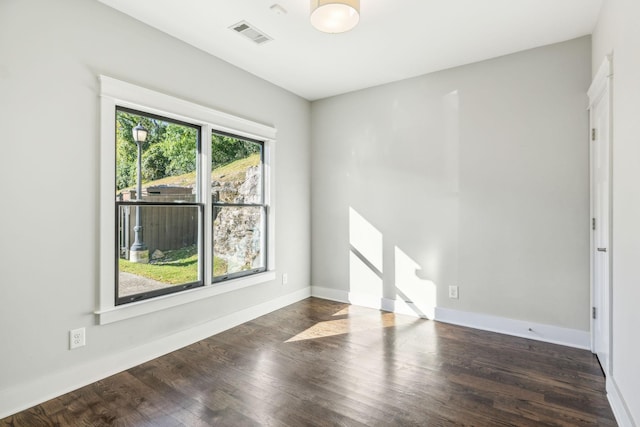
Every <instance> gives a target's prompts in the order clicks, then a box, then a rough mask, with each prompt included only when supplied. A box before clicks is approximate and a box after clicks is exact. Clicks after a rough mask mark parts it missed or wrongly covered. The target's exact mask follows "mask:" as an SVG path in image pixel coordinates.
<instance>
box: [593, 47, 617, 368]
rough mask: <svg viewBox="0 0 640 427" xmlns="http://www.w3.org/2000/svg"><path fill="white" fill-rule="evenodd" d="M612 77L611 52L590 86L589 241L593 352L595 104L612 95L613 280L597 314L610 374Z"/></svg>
mask: <svg viewBox="0 0 640 427" xmlns="http://www.w3.org/2000/svg"><path fill="white" fill-rule="evenodd" d="M612 77H613V70H612V56H611V55H607V56H606V57H605V58H604V60H603V61H602V64H601V65H600V67H599V68H598V72H597V73H596V75H595V77H594V78H593V82H592V83H591V86H590V87H589V91H588V92H587V94H588V96H589V196H590V197H589V241H590V245H589V246H590V254H589V267H590V268H589V277H590V286H591V293H590V302H591V305H590V310H589V312H590V313H589V314H590V316H589V318H590V325H591V352H592V353H596V348H595V346H596V344H595V341H596V328H595V321H596V319H594V318H593V316H592V315H591V314H592V311H591V310H593V307H595V306H596V305H595V304H596V301H595V295H596V282H595V277H594V266H595V262H594V261H595V260H594V258H595V256H596V247H595V239H594V233H593V231H594V230H593V227H592V222H591V221H592V219H593V218H595V212H594V201H595V188H594V185H593V182H594V175H595V171H594V163H593V160H594V143H593V141H592V140H593V137H592V132H593V129H594V128H593V126H594V123H593V106H594V105H595V104H596V103H598V102H599V101H600V100H601V99H602V98H603V97H605V96H606V97H607V98H608V100H607V101H608V103H609V111H608V117H607V120H608V126H607V131H608V132H607V133H608V134H607V137H608V140H609V156H608V157H609V168H608V175H609V176H608V182H609V200H608V204H609V206H608V211H609V224H608V233H609V239H608V240H609V244H608V248H607V257H608V261H609V275H608V276H609V277H608V279H609V283H608V286H607V287H606V288H605V289H603V290H602V291H603V292H605V294H606V297H605V298H604V299H605V301H607V304H606V306H605V307H603V308H604V310H602V309H601V311H602V313H598V314H597V316H598V317H599V316H604V318H606V319H607V327H606V328H605V333H606V334H607V335H608V336H607V339H606V342H607V343H608V348H607V354H608V356H607V363H606V366H602V369H603V371H604V373H605V375H606V376H609V375H610V373H611V372H612V360H611V359H612V339H611V338H612V328H611V320H612V292H611V288H612V283H613V274H612V271H613V268H612V264H613V263H612V261H613V259H612V253H613V240H612V237H613V236H612V223H613V216H612V205H613V203H612V199H613V192H612V178H613V169H612V166H613V162H612V149H611V148H612V142H613V126H612V117H613V115H612V108H613V102H612V101H613V98H612V96H613V90H612Z"/></svg>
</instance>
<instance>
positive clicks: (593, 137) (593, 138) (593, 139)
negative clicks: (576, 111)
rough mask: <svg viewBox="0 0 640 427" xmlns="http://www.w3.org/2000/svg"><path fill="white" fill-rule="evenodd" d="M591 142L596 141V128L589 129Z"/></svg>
mask: <svg viewBox="0 0 640 427" xmlns="http://www.w3.org/2000/svg"><path fill="white" fill-rule="evenodd" d="M591 140H592V141H595V140H596V128H591Z"/></svg>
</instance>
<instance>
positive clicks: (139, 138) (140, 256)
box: [129, 124, 149, 264]
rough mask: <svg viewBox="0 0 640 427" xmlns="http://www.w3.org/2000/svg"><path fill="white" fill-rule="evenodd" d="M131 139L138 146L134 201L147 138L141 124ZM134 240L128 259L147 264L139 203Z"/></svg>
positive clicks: (139, 190)
mask: <svg viewBox="0 0 640 427" xmlns="http://www.w3.org/2000/svg"><path fill="white" fill-rule="evenodd" d="M132 132H133V140H134V141H135V142H136V145H137V146H138V176H137V180H136V181H137V182H136V202H140V201H141V200H142V144H144V142H145V141H146V140H147V135H148V133H149V132H148V131H147V130H146V129H145V128H144V127H143V126H142V125H141V124H138V126H136V127H134V128H133V129H132ZM133 231H134V241H133V245H131V250H130V252H129V261H131V262H137V263H142V264H147V263H148V262H149V249H148V248H147V245H145V244H144V242H143V241H142V219H141V215H140V205H136V225H135V227H133Z"/></svg>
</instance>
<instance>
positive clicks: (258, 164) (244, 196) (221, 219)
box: [211, 132, 267, 282]
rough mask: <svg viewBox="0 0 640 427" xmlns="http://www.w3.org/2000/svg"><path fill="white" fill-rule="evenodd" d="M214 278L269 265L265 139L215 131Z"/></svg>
mask: <svg viewBox="0 0 640 427" xmlns="http://www.w3.org/2000/svg"><path fill="white" fill-rule="evenodd" d="M211 147H212V148H211V158H212V169H213V172H212V174H211V191H212V192H213V197H212V199H213V256H214V269H213V281H214V282H217V281H222V280H227V279H229V278H233V277H240V276H244V275H247V274H252V273H258V272H261V271H264V270H265V268H266V255H267V254H266V253H265V237H266V228H265V222H266V221H265V220H266V216H267V210H266V208H267V206H266V205H265V203H264V190H263V183H264V178H263V171H264V167H263V151H264V150H263V143H262V142H260V141H253V140H249V139H240V138H238V137H236V136H234V135H230V134H223V133H219V132H213V133H212V135H211Z"/></svg>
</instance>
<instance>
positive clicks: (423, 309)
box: [394, 246, 437, 319]
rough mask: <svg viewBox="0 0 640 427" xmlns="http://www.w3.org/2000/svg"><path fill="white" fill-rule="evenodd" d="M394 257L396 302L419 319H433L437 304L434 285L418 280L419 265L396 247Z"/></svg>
mask: <svg viewBox="0 0 640 427" xmlns="http://www.w3.org/2000/svg"><path fill="white" fill-rule="evenodd" d="M394 255H395V286H396V300H397V302H404V303H405V304H406V305H407V306H408V307H409V308H410V309H411V310H413V311H414V312H415V313H416V314H417V315H418V316H420V317H426V318H428V319H433V318H434V316H435V308H436V302H437V300H436V297H437V292H436V285H435V283H433V282H432V281H431V280H424V279H421V278H419V277H418V275H417V272H418V271H419V270H421V267H420V265H419V264H418V263H417V262H415V261H414V260H413V259H411V257H409V256H408V255H407V254H406V253H404V252H403V251H402V250H401V249H400V248H398V247H397V246H396V247H395V248H394Z"/></svg>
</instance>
